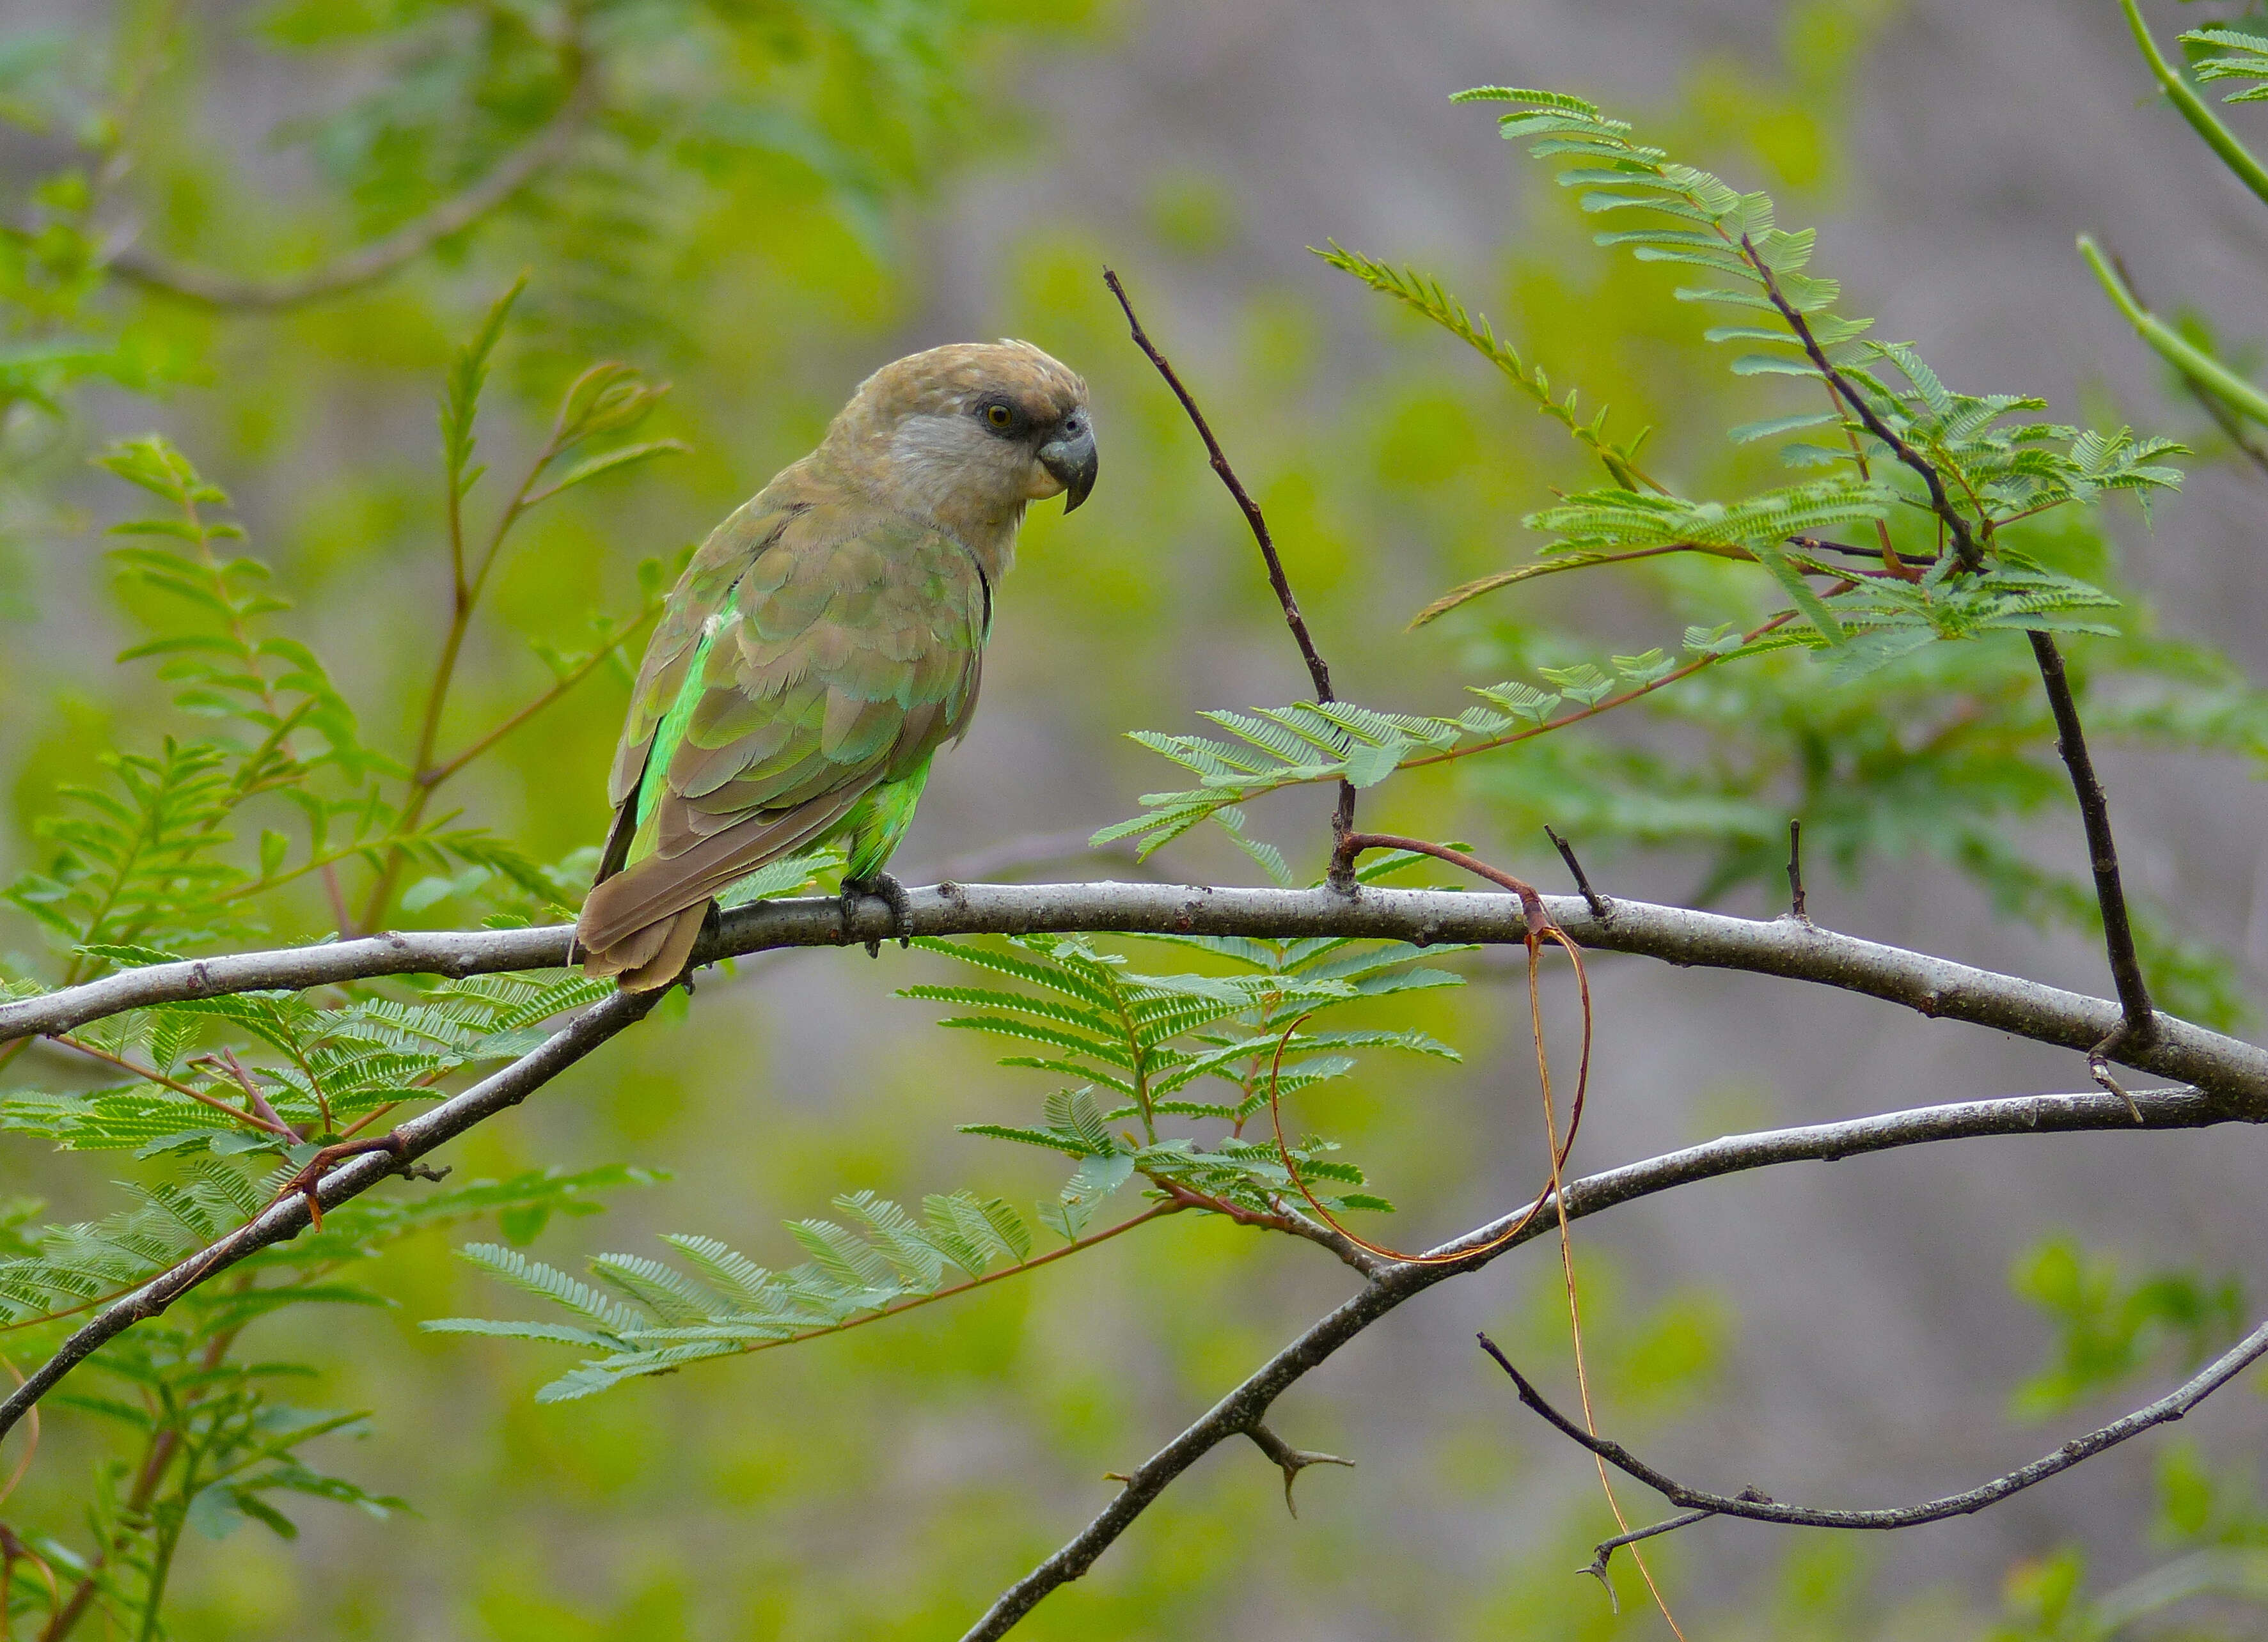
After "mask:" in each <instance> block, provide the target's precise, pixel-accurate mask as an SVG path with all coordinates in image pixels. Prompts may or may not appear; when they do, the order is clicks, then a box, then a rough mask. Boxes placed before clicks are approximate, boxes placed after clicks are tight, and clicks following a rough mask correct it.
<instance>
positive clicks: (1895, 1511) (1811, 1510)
mask: <svg viewBox="0 0 2268 1642" xmlns="http://www.w3.org/2000/svg"><path fill="white" fill-rule="evenodd" d="M1480 1343H1481V1346H1482V1349H1483V1350H1484V1351H1486V1352H1488V1354H1489V1355H1490V1356H1491V1357H1493V1358H1495V1359H1496V1361H1497V1365H1498V1367H1501V1368H1502V1369H1503V1370H1504V1371H1505V1373H1506V1374H1509V1375H1511V1376H1512V1382H1513V1385H1514V1386H1515V1387H1517V1388H1518V1389H1519V1392H1520V1400H1521V1402H1523V1403H1525V1404H1528V1407H1529V1408H1531V1409H1534V1410H1535V1412H1536V1413H1538V1414H1540V1415H1542V1416H1543V1418H1544V1419H1545V1421H1547V1422H1548V1423H1549V1424H1550V1426H1552V1427H1553V1428H1554V1429H1555V1430H1557V1432H1559V1433H1560V1434H1561V1435H1563V1436H1565V1437H1566V1438H1568V1439H1569V1440H1572V1441H1573V1442H1575V1443H1577V1444H1580V1446H1581V1447H1583V1448H1587V1449H1588V1450H1589V1451H1590V1452H1591V1453H1592V1454H1594V1455H1596V1456H1597V1457H1598V1458H1600V1459H1602V1460H1603V1461H1605V1462H1607V1463H1608V1464H1609V1465H1611V1466H1613V1467H1615V1469H1616V1470H1619V1471H1622V1472H1624V1474H1625V1475H1628V1476H1630V1477H1636V1478H1637V1479H1638V1481H1639V1482H1642V1483H1644V1484H1646V1486H1647V1487H1649V1488H1651V1489H1653V1491H1654V1492H1656V1493H1659V1494H1660V1495H1661V1496H1662V1498H1663V1499H1667V1500H1668V1501H1669V1502H1670V1503H1671V1504H1672V1505H1675V1506H1683V1507H1684V1508H1685V1509H1686V1510H1687V1511H1689V1512H1690V1513H1694V1514H1693V1515H1689V1516H1686V1517H1684V1518H1682V1519H1680V1520H1678V1521H1675V1522H1674V1523H1661V1524H1657V1525H1656V1526H1655V1527H1654V1528H1652V1529H1650V1530H1648V1532H1651V1533H1667V1532H1668V1530H1669V1529H1670V1528H1672V1527H1680V1528H1682V1527H1683V1526H1685V1525H1686V1524H1687V1523H1690V1522H1694V1521H1699V1520H1700V1518H1701V1516H1702V1515H1713V1516H1736V1517H1741V1518H1743V1519H1745V1520H1747V1521H1751V1522H1776V1523H1778V1524H1780V1525H1781V1526H1783V1527H1786V1528H1866V1529H1896V1528H1918V1527H1920V1526H1921V1525H1922V1524H1923V1523H1925V1522H1941V1521H1945V1520H1946V1518H1948V1517H1955V1516H1968V1515H1970V1514H1974V1513H1976V1512H1978V1511H1982V1510H1985V1508H1986V1507H1988V1506H1996V1505H1998V1504H1999V1503H2000V1501H2002V1500H2003V1499H2007V1498H2008V1497H2009V1495H2011V1494H2015V1493H2021V1492H2023V1491H2024V1490H2025V1489H2027V1488H2029V1487H2032V1486H2033V1485H2034V1484H2038V1483H2043V1482H2045V1481H2046V1480H2047V1479H2048V1478H2049V1477H2054V1476H2058V1475H2059V1474H2060V1473H2062V1472H2064V1471H2067V1470H2071V1468H2072V1467H2073V1466H2074V1465H2080V1464H2083V1463H2085V1462H2087V1461H2088V1460H2091V1459H2093V1458H2094V1457H2095V1455H2098V1454H2101V1453H2102V1452H2103V1450H2105V1449H2106V1448H2117V1446H2118V1445H2119V1444H2120V1443H2122V1442H2124V1441H2125V1440H2128V1439H2129V1438H2131V1437H2137V1436H2139V1435H2140V1434H2141V1433H2144V1432H2146V1431H2148V1430H2149V1429H2151V1428H2152V1427H2153V1426H2162V1425H2165V1424H2167V1423H2168V1422H2169V1421H2171V1420H2176V1419H2179V1418H2182V1417H2183V1416H2184V1415H2185V1414H2187V1413H2188V1412H2189V1411H2191V1409H2193V1408H2195V1407H2196V1406H2197V1405H2198V1404H2200V1403H2202V1402H2204V1401H2205V1398H2207V1397H2209V1396H2212V1395H2213V1393H2214V1392H2215V1391H2218V1390H2220V1388H2221V1387H2223V1386H2225V1385H2227V1384H2228V1382H2230V1381H2231V1380H2234V1379H2235V1378H2236V1376H2237V1375H2238V1374H2242V1373H2243V1372H2244V1370H2245V1369H2247V1368H2249V1367H2251V1366H2252V1365H2253V1364H2254V1363H2255V1362H2257V1361H2258V1360H2260V1359H2261V1358H2262V1357H2264V1356H2268V1323H2262V1324H2261V1325H2260V1326H2259V1327H2258V1328H2257V1329H2255V1330H2253V1331H2252V1332H2251V1333H2250V1334H2248V1335H2246V1336H2245V1337H2244V1338H2242V1340H2239V1341H2238V1342H2237V1343H2236V1344H2235V1345H2233V1346H2231V1347H2230V1348H2229V1349H2228V1351H2226V1352H2222V1353H2221V1355H2220V1356H2219V1357H2217V1358H2215V1359H2214V1360H2213V1361H2212V1362H2211V1363H2209V1364H2207V1365H2206V1366H2205V1368H2204V1369H2203V1370H2201V1371H2200V1372H2199V1373H2198V1374H2196V1375H2194V1376H2193V1377H2191V1379H2189V1380H2188V1381H2186V1382H2183V1384H2181V1385H2179V1386H2177V1387H2176V1388H2175V1389H2173V1390H2171V1391H2169V1392H2168V1393H2167V1394H2166V1395H2165V1396H2161V1397H2160V1398H2159V1399H2158V1400H2157V1401H2156V1402H2154V1403H2151V1404H2147V1405H2146V1406H2144V1407H2141V1408H2138V1409H2136V1410H2135V1411H2133V1412H2132V1413H2131V1414H2127V1415H2125V1416H2124V1417H2122V1418H2117V1419H2114V1420H2112V1421H2111V1422H2110V1424H2109V1425H2107V1426H2098V1427H2096V1428H2095V1430H2093V1431H2090V1432H2088V1433H2086V1434H2085V1435H2084V1436H2079V1437H2073V1439H2072V1440H2070V1441H2068V1442H2066V1443H2065V1444H2064V1445H2063V1446H2062V1447H2061V1448H2058V1449H2056V1450H2055V1451H2054V1452H2053V1453H2051V1454H2047V1455H2042V1456H2041V1457H2040V1458H2038V1459H2036V1460H2034V1461H2033V1462H2031V1463H2030V1464H2029V1465H2020V1466H2018V1467H2017V1468H2016V1469H2015V1470H2013V1471H2008V1472H2006V1473H2004V1474H2003V1475H2001V1476H1999V1477H1994V1478H1992V1481H1990V1482H1987V1483H1980V1484H1977V1486H1976V1487H1974V1488H1970V1489H1964V1490H1963V1491H1962V1492H1960V1493H1957V1494H1947V1495H1945V1496H1944V1497H1943V1498H1941V1499H1926V1500H1924V1501H1923V1502H1922V1503H1921V1504H1919V1505H1912V1506H1895V1507H1891V1508H1888V1509H1882V1510H1868V1511H1835V1510H1821V1509H1817V1508H1815V1507H1814V1506H1798V1505H1787V1504H1785V1503H1783V1502H1781V1501H1779V1500H1777V1499H1772V1498H1771V1496H1770V1495H1769V1494H1764V1493H1759V1492H1756V1490H1754V1489H1749V1490H1745V1491H1743V1492H1741V1493H1737V1494H1717V1493H1710V1492H1705V1490H1702V1489H1698V1488H1689V1487H1687V1486H1686V1485H1685V1484H1683V1483H1681V1482H1679V1481H1677V1480H1676V1479H1675V1477H1669V1476H1668V1475H1666V1474H1665V1473H1663V1472H1661V1471H1659V1470H1655V1469H1654V1468H1653V1466H1651V1465H1648V1464H1647V1463H1646V1462H1645V1461H1643V1460H1641V1459H1639V1458H1638V1456H1637V1455H1634V1454H1632V1453H1631V1451H1630V1450H1629V1449H1628V1448H1624V1447H1623V1445H1622V1444H1621V1443H1619V1442H1616V1441H1614V1440H1612V1439H1610V1438H1607V1437H1596V1436H1593V1435H1592V1434H1591V1433H1589V1432H1587V1431H1586V1430H1584V1429H1583V1427H1582V1426H1580V1425H1578V1424H1577V1423H1576V1422H1575V1421H1574V1420H1572V1419H1570V1418H1567V1416H1566V1415H1565V1414H1563V1413H1561V1412H1560V1411H1558V1410H1557V1409H1556V1408H1554V1407H1552V1406H1551V1404H1550V1403H1549V1402H1548V1401H1546V1400H1545V1398H1544V1396H1543V1393H1542V1392H1540V1391H1538V1390H1537V1389H1535V1386H1533V1385H1532V1384H1530V1383H1529V1382H1528V1378H1527V1376H1526V1375H1524V1374H1521V1372H1520V1370H1519V1369H1517V1368H1515V1367H1513V1365H1512V1360H1511V1359H1510V1358H1508V1357H1506V1355H1505V1354H1504V1352H1501V1351H1500V1350H1499V1349H1498V1348H1497V1345H1496V1342H1495V1341H1493V1340H1491V1339H1490V1338H1489V1337H1488V1336H1487V1335H1485V1334H1484V1335H1482V1336H1480ZM1633 1537H1643V1536H1633ZM1609 1549H1610V1547H1609V1546H1607V1545H1602V1546H1601V1547H1600V1548H1599V1550H1600V1558H1601V1560H1602V1562H1603V1560H1604V1558H1605V1555H1606V1552H1607V1551H1608V1550H1609Z"/></svg>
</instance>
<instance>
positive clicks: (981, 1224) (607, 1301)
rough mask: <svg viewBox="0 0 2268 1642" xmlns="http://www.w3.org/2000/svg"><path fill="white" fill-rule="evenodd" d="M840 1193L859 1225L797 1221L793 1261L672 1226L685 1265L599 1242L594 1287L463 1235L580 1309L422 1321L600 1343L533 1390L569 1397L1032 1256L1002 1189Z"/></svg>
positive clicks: (978, 1278)
mask: <svg viewBox="0 0 2268 1642" xmlns="http://www.w3.org/2000/svg"><path fill="white" fill-rule="evenodd" d="M835 1202H836V1207H837V1208H839V1209H841V1210H843V1212H844V1213H846V1214H849V1215H850V1216H851V1217H852V1218H853V1219H854V1220H855V1221H857V1222H858V1226H857V1228H856V1229H853V1228H849V1227H845V1226H842V1225H839V1224H837V1223H836V1222H835V1221H821V1220H806V1221H794V1222H792V1224H790V1226H789V1227H788V1231H789V1233H790V1235H792V1236H793V1237H794V1239H795V1240H796V1242H799V1243H800V1244H801V1245H802V1246H803V1248H804V1249H805V1250H806V1251H807V1252H808V1253H809V1254H810V1256H811V1258H810V1259H809V1260H808V1261H806V1263H805V1264H801V1265H799V1266H797V1267H795V1268H794V1269H793V1270H792V1271H787V1272H771V1271H767V1270H766V1269H765V1268H763V1267H762V1266H761V1265H758V1264H756V1263H755V1261H753V1260H751V1259H749V1258H748V1257H747V1256H746V1255H744V1254H742V1253H740V1251H739V1250H735V1249H733V1248H730V1247H728V1246H727V1245H726V1244H725V1243H723V1242H718V1240H717V1239H716V1238H713V1237H700V1236H691V1235H669V1236H665V1237H664V1238H663V1239H662V1242H665V1243H666V1244H667V1245H668V1246H669V1247H670V1248H671V1249H672V1250H674V1252H675V1253H676V1255H677V1257H678V1258H679V1259H680V1260H681V1261H682V1262H683V1263H684V1264H685V1266H686V1267H687V1268H689V1272H690V1274H689V1272H688V1271H686V1270H681V1269H679V1268H678V1267H676V1266H674V1265H668V1264H664V1263H662V1262H661V1261H659V1260H651V1259H647V1258H645V1257H643V1256H639V1255H629V1254H602V1255H599V1256H596V1257H593V1259H592V1261H591V1262H590V1271H591V1273H592V1275H593V1277H595V1278H597V1279H599V1283H600V1286H598V1287H593V1286H591V1285H589V1284H587V1283H583V1282H580V1281H578V1280H577V1279H574V1278H572V1277H570V1276H569V1275H568V1274H567V1273H566V1272H561V1271H558V1270H556V1268H554V1267H551V1266H548V1265H544V1264H541V1263H540V1262H537V1261H534V1260H530V1259H528V1258H527V1257H526V1256H524V1255H522V1254H520V1253H519V1251H517V1250H512V1249H506V1248H501V1247H498V1246H497V1245H496V1244H493V1243H472V1244H468V1245H467V1246H466V1247H465V1248H464V1249H463V1250H460V1253H461V1254H462V1255H463V1257H465V1259H466V1260H468V1262H470V1263H471V1264H474V1265H475V1266H477V1267H479V1268H480V1269H481V1270H482V1271H483V1272H487V1273H488V1274H489V1275H490V1276H491V1277H494V1278H496V1279H497V1280H498V1281H500V1282H502V1283H504V1284H505V1285H507V1286H510V1287H512V1288H515V1289H518V1290H519V1292H520V1293H521V1294H527V1295H529V1296H530V1297H532V1298H534V1299H536V1300H541V1301H546V1302H548V1303H549V1304H551V1305H553V1306H556V1307H557V1308H560V1309H561V1310H563V1311H564V1312H566V1313H567V1315H568V1316H571V1317H573V1318H574V1319H575V1321H574V1322H573V1323H518V1322H509V1321H500V1320H495V1319H490V1318H482V1317H438V1318H435V1319H432V1320H431V1321H429V1322H427V1323H422V1324H421V1325H420V1326H421V1327H423V1328H424V1329H426V1330H430V1331H431V1332H434V1333H438V1334H477V1335H486V1336H490V1337H491V1338H501V1339H520V1340H538V1341H542V1342H544V1343H547V1344H550V1345H574V1346H580V1347H582V1348H583V1349H585V1351H589V1352H596V1353H598V1355H595V1356H593V1357H589V1358H586V1359H585V1360H584V1362H583V1363H582V1364H581V1366H580V1367H576V1368H574V1369H571V1370H570V1371H569V1372H568V1373H566V1374H562V1375H561V1376H560V1377H559V1378H558V1379H556V1380H554V1381H552V1382H550V1383H549V1384H548V1385H546V1386H544V1387H543V1388H542V1389H541V1390H539V1391H538V1392H537V1393H536V1394H535V1395H536V1401H538V1402H540V1403H563V1402H570V1401H572V1400H574V1399H575V1398H578V1397H585V1396H592V1395H593V1394H594V1393H596V1392H600V1391H604V1390H606V1389H608V1388H610V1387H613V1386H615V1385H619V1384H621V1383H622V1382H623V1381H625V1380H633V1379H637V1378H640V1377H642V1376H644V1375H646V1374H668V1373H671V1372H674V1370H676V1369H679V1368H682V1367H686V1366H687V1365H688V1364H690V1363H696V1362H700V1361H702V1360H705V1359H708V1358H712V1357H729V1356H739V1355H742V1354H744V1353H746V1352H752V1351H762V1350H764V1349H767V1348H768V1347H770V1346H775V1345H790V1344H792V1343H794V1342H796V1341H799V1340H806V1339H812V1338H817V1337H819V1336H821V1335H825V1334H834V1333H838V1332H840V1331H841V1330H843V1329H845V1328H848V1327H851V1326H852V1325H853V1324H854V1323H858V1322H863V1321H866V1320H869V1319H872V1318H873V1317H875V1316H880V1315H882V1314H883V1313H886V1312H890V1311H895V1310H902V1309H903V1308H906V1307H907V1306H908V1305H910V1304H917V1303H919V1302H921V1301H928V1300H933V1299H935V1298H937V1297H938V1296H939V1295H940V1294H946V1293H948V1292H951V1291H953V1290H954V1289H959V1288H968V1287H974V1286H976V1285H977V1284H979V1283H981V1282H983V1281H986V1280H988V1279H989V1278H990V1277H993V1276H998V1275H1001V1274H1003V1273H1004V1272H1008V1271H1012V1270H1014V1269H1015V1268H1017V1267H1020V1266H1021V1265H1023V1264H1026V1263H1027V1261H1028V1260H1029V1259H1030V1258H1031V1254H1032V1242H1033V1238H1032V1228H1031V1227H1030V1225H1029V1224H1028V1223H1027V1222H1026V1221H1025V1220H1024V1218H1023V1217H1022V1216H1021V1215H1020V1214H1019V1213H1017V1212H1016V1211H1015V1210H1014V1209H1013V1208H1012V1207H1010V1206H1008V1204H1006V1203H1005V1202H1004V1201H1002V1200H1001V1199H998V1198H979V1197H977V1196H976V1194H975V1193H973V1192H967V1191H960V1192H954V1193H952V1194H950V1195H949V1196H936V1197H931V1198H928V1199H924V1201H923V1205H922V1219H921V1220H920V1221H916V1220H915V1219H914V1218H913V1217H912V1216H911V1215H910V1214H909V1213H906V1211H905V1210H904V1209H902V1208H901V1207H900V1206H898V1205H896V1204H895V1203H892V1202H890V1201H888V1200H887V1199H883V1198H879V1197H877V1196H875V1195H874V1194H873V1192H871V1191H860V1192H856V1193H852V1194H851V1195H849V1196H846V1197H841V1198H837V1199H836V1200H835Z"/></svg>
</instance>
